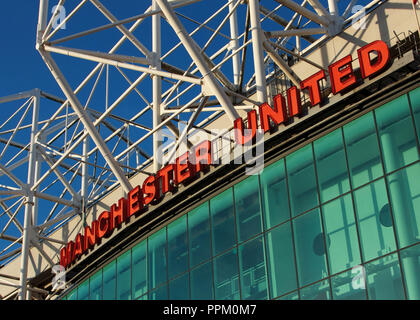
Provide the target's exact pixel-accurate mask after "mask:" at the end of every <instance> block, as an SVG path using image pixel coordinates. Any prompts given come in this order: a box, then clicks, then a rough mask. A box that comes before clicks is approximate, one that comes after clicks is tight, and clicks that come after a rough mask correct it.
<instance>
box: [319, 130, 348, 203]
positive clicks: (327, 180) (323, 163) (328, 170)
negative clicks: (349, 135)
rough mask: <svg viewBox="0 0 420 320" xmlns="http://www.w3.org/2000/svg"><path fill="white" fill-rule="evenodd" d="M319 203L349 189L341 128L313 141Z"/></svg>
mask: <svg viewBox="0 0 420 320" xmlns="http://www.w3.org/2000/svg"><path fill="white" fill-rule="evenodd" d="M314 152H315V160H316V171H317V174H318V183H319V193H320V197H321V203H322V202H325V201H328V200H330V199H333V198H335V197H337V196H339V195H340V194H343V193H345V192H347V191H349V190H350V183H349V178H348V173H347V163H346V155H345V152H344V144H343V136H342V133H341V129H337V130H335V131H333V132H331V133H330V134H328V135H326V136H325V137H323V138H320V139H318V140H316V141H315V142H314Z"/></svg>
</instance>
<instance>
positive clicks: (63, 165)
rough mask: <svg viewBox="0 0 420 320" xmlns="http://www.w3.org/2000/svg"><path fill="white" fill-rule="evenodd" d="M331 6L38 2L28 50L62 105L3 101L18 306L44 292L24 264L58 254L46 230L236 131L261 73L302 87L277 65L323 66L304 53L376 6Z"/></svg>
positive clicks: (281, 0)
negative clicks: (179, 155) (181, 154)
mask: <svg viewBox="0 0 420 320" xmlns="http://www.w3.org/2000/svg"><path fill="white" fill-rule="evenodd" d="M101 1H102V2H101ZM341 1H343V0H341ZM105 2H106V3H105ZM337 2H338V0H325V1H323V0H299V2H297V0H275V1H274V0H261V1H258V0H248V1H244V0H211V1H210V0H206V1H205V0H201V1H200V0H149V1H134V2H133V1H131V0H129V1H118V2H116V1H114V3H113V4H109V3H110V1H105V0H78V1H65V0H57V1H55V3H54V4H56V5H57V6H55V7H54V9H52V11H50V10H51V8H52V6H51V5H52V4H51V3H50V4H49V3H48V0H40V9H39V20H38V28H37V35H36V49H37V50H38V51H39V53H40V54H41V56H42V58H43V60H44V62H45V64H46V65H47V66H48V69H49V70H50V71H51V73H52V75H53V76H54V78H55V80H56V82H57V84H58V85H59V87H60V89H61V90H62V92H63V94H64V96H65V99H60V98H57V97H54V96H52V95H50V94H47V93H45V92H42V91H40V90H38V89H37V90H33V91H30V92H25V93H21V94H18V95H14V96H10V97H6V98H3V99H1V100H0V103H1V104H2V105H10V106H11V107H10V108H4V109H2V110H5V111H4V112H5V113H8V115H7V117H3V119H4V121H2V123H1V124H0V143H1V145H2V148H1V150H0V206H1V208H2V212H1V214H0V219H1V220H0V223H1V224H0V226H1V231H0V239H1V243H2V246H1V248H0V262H1V263H2V264H3V265H4V264H6V263H8V262H9V261H11V260H12V259H14V258H15V257H16V256H18V255H21V262H20V272H19V275H18V276H16V277H10V276H8V277H6V276H5V275H2V273H1V269H0V285H5V286H10V287H14V288H16V289H17V290H18V291H19V298H20V299H26V298H27V292H28V291H30V292H37V293H45V292H44V291H43V290H41V289H37V288H34V287H33V286H32V287H31V286H29V285H28V280H29V279H28V276H27V275H28V265H29V264H31V263H34V261H33V257H32V254H31V250H33V249H35V250H38V251H39V253H40V254H41V256H42V258H43V259H45V260H46V261H47V262H48V263H49V264H50V265H51V266H53V265H54V264H56V263H57V261H56V260H54V259H56V257H55V258H53V257H51V256H50V255H49V254H48V253H46V252H45V250H43V249H42V247H41V246H40V245H39V244H40V243H41V242H42V243H45V244H46V245H48V246H50V247H51V248H53V249H55V252H58V250H59V248H60V247H61V246H62V245H63V244H64V243H63V242H62V241H60V240H56V239H52V238H51V237H50V236H49V235H50V234H51V233H52V232H54V230H57V229H58V228H61V227H63V225H65V224H66V223H67V222H68V221H69V220H70V219H72V218H78V219H83V218H84V212H86V208H87V207H89V206H91V205H92V204H93V203H94V202H95V201H96V200H97V199H99V198H100V197H101V196H103V194H104V193H106V192H108V191H109V190H111V189H112V188H114V187H115V186H117V185H120V186H121V187H122V189H123V190H124V191H125V192H128V191H129V190H130V189H131V188H132V186H131V184H130V181H129V178H130V176H132V175H133V174H135V173H138V172H147V173H148V174H152V173H154V172H156V171H157V170H158V169H159V168H160V167H161V166H163V165H164V163H162V161H161V159H162V154H164V153H166V154H170V155H171V156H172V158H173V156H174V155H175V153H176V152H177V150H178V149H179V148H181V145H182V144H184V142H185V141H186V143H185V145H186V147H187V148H188V146H190V145H191V143H189V141H188V137H189V136H191V135H192V134H193V133H194V132H196V131H197V130H200V129H202V128H205V127H206V126H207V125H208V124H209V123H210V122H211V121H213V120H214V119H217V118H218V117H222V116H225V117H228V119H229V120H230V121H231V122H232V123H233V121H234V120H235V119H237V118H238V117H239V115H240V114H241V112H243V111H244V110H250V109H252V108H253V107H254V106H256V105H258V104H259V103H262V102H265V101H268V100H267V99H268V97H267V89H266V88H267V81H268V79H270V77H271V76H272V75H273V68H271V69H270V66H275V70H277V71H276V72H277V73H281V74H283V75H284V76H285V77H286V79H287V80H288V81H289V82H290V84H292V85H296V86H297V87H300V81H301V79H299V78H298V76H297V75H296V74H294V72H293V71H292V69H291V68H290V66H289V64H288V62H287V59H292V60H295V61H300V60H302V61H305V62H306V63H308V64H311V65H312V66H315V67H317V68H322V67H321V66H319V65H318V64H316V63H315V62H312V61H310V60H308V59H306V58H305V53H306V52H309V50H311V49H316V48H317V47H318V46H319V45H320V44H321V43H322V40H323V39H327V38H329V37H332V36H334V35H336V34H338V33H340V32H341V31H342V30H343V28H344V27H346V26H347V25H349V23H351V21H352V20H353V19H355V16H357V14H358V13H356V14H354V12H353V10H352V9H353V8H354V6H355V5H358V4H362V5H365V6H366V8H370V7H373V6H375V5H377V4H379V3H380V2H381V1H378V0H375V1H372V2H369V1H357V0H351V1H347V2H348V3H346V5H345V6H343V5H342V4H340V6H339V5H338V4H337ZM368 2H369V3H368ZM139 3H140V4H139ZM117 7H120V8H122V7H125V8H128V9H129V10H125V11H124V13H125V14H127V12H128V13H130V15H131V16H129V17H126V18H123V19H121V18H117V16H120V14H119V13H118V12H114V11H118V10H117V9H118V8H117ZM62 8H65V9H66V13H67V14H66V15H65V16H62V13H63V12H61V10H62ZM116 8H117V9H116ZM339 8H342V9H341V10H339ZM91 21H95V22H96V23H98V24H99V26H98V25H95V26H92V27H90V25H91V23H92V22H91ZM101 21H102V22H101ZM101 23H102V24H101ZM64 26H66V28H65V29H64V28H63V27H64ZM63 56H64V57H63ZM61 68H63V69H61ZM81 75H83V76H81ZM80 77H81V78H80ZM18 102H19V103H21V104H20V105H18V107H17V108H16V104H17V103H18ZM163 136H164V137H165V139H169V140H170V143H166V144H165V147H162V146H163V141H164V138H163ZM169 158H171V157H169Z"/></svg>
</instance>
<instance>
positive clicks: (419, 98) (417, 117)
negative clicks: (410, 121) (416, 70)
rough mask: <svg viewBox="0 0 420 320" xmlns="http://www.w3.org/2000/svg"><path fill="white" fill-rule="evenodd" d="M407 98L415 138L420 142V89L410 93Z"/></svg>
mask: <svg viewBox="0 0 420 320" xmlns="http://www.w3.org/2000/svg"><path fill="white" fill-rule="evenodd" d="M409 97H410V102H411V108H412V111H413V116H414V122H415V124H416V129H417V130H416V131H417V138H418V139H419V140H420V87H419V88H417V89H414V90H412V91H410V92H409Z"/></svg>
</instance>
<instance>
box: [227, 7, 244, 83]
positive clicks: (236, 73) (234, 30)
mask: <svg viewBox="0 0 420 320" xmlns="http://www.w3.org/2000/svg"><path fill="white" fill-rule="evenodd" d="M234 7H235V4H234V3H233V2H230V3H229V12H232V10H234V12H233V13H232V15H231V16H230V18H229V24H230V37H231V38H232V40H231V41H230V49H231V51H232V52H234V51H236V50H237V49H238V48H239V40H238V17H237V14H236V10H235V9H234ZM232 64H233V84H234V85H235V87H236V88H237V89H238V87H239V83H240V73H241V59H240V54H239V52H238V53H236V54H235V55H234V56H233V57H232Z"/></svg>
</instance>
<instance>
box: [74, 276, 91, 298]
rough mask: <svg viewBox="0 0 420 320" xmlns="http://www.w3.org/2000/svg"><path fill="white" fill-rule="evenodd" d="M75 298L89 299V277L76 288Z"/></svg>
mask: <svg viewBox="0 0 420 320" xmlns="http://www.w3.org/2000/svg"><path fill="white" fill-rule="evenodd" d="M77 300H89V279H88V280H86V281H84V282H83V283H82V284H80V285H79V287H78V288H77Z"/></svg>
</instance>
